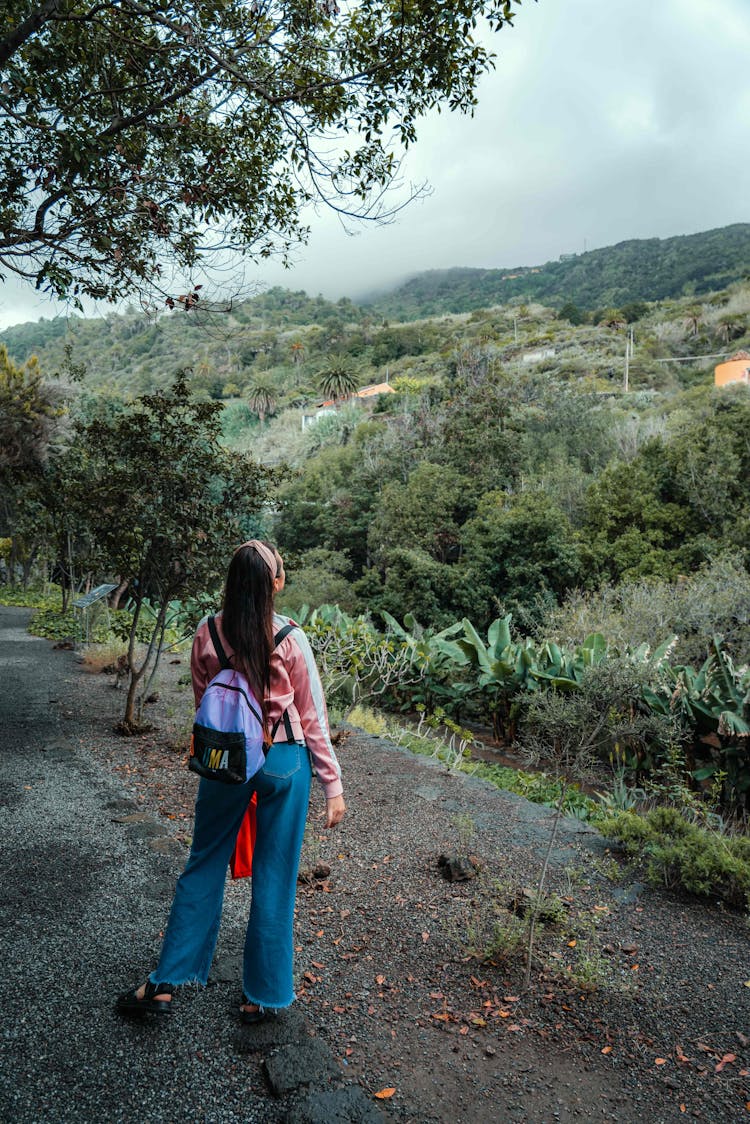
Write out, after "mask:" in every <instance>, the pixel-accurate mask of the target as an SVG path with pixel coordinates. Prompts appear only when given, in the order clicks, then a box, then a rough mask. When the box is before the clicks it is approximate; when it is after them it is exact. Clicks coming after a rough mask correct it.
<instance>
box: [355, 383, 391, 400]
mask: <svg viewBox="0 0 750 1124" xmlns="http://www.w3.org/2000/svg"><path fill="white" fill-rule="evenodd" d="M395 393H396V392H395V390H394V389H393V387H392V386H391V385H390V384H389V383H387V382H377V383H373V385H372V386H363V387H362V389H361V390H358V391H357V398H372V397H373V395H375V394H395Z"/></svg>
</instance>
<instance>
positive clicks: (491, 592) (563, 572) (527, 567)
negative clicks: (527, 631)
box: [461, 492, 581, 628]
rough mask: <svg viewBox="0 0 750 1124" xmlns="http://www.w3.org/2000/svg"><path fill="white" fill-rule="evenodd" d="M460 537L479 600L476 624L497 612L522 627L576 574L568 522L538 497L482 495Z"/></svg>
mask: <svg viewBox="0 0 750 1124" xmlns="http://www.w3.org/2000/svg"><path fill="white" fill-rule="evenodd" d="M461 538H462V541H463V545H464V565H465V566H466V569H467V571H468V573H469V575H470V578H471V582H472V584H473V585H474V586H475V587H476V590H477V592H478V595H480V596H481V597H482V598H483V600H484V604H483V609H484V612H485V614H486V616H485V618H484V620H481V621H478V622H477V623H479V624H481V625H484V624H485V623H487V622H489V620H491V619H492V618H493V617H494V616H497V614H498V611H499V610H500V609H502V611H503V612H512V613H513V615H514V617H516V618H517V619H519V620H520V621H521V622H522V624H523V625H524V626H525V627H526V628H528V627H529V626H530V625H533V624H535V623H536V620H535V616H536V615H537V614H538V613H539V611H540V609H541V608H543V607H544V606H545V605H548V604H549V603H550V602H552V603H554V601H555V600H556V599H557V598H559V597H560V596H561V595H562V594H564V593H565V592H566V591H567V590H568V589H570V588H571V587H572V586H573V585H575V583H576V581H577V580H578V578H579V577H580V575H581V557H580V548H579V545H578V542H577V540H576V535H575V533H574V531H573V528H572V527H571V524H570V521H569V520H568V518H567V517H566V515H565V513H564V512H563V510H562V509H561V508H560V507H559V506H558V505H557V504H556V503H555V502H554V501H553V500H552V499H550V498H549V496H547V495H546V493H544V492H519V493H518V494H516V495H514V496H508V495H506V494H505V493H503V492H489V493H487V495H486V496H484V497H483V498H482V500H481V501H480V503H479V506H478V508H477V513H476V515H475V516H474V518H473V519H470V520H469V521H468V522H467V523H466V524H465V525H464V527H463V528H462V531H461Z"/></svg>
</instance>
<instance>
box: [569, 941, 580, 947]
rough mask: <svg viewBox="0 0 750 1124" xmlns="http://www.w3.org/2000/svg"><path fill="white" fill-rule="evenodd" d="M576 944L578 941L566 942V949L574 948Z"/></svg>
mask: <svg viewBox="0 0 750 1124" xmlns="http://www.w3.org/2000/svg"><path fill="white" fill-rule="evenodd" d="M577 944H578V941H568V948H575V946H576V945H577Z"/></svg>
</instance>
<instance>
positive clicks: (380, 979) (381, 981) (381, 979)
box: [375, 976, 385, 987]
mask: <svg viewBox="0 0 750 1124" xmlns="http://www.w3.org/2000/svg"><path fill="white" fill-rule="evenodd" d="M375 983H376V984H378V985H379V986H380V987H382V986H383V984H384V983H385V976H376V977H375Z"/></svg>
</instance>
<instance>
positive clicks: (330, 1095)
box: [0, 609, 750, 1124]
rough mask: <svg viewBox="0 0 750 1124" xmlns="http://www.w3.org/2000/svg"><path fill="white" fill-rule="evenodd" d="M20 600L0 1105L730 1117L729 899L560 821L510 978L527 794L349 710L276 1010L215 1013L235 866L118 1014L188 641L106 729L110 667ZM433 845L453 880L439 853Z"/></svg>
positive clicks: (132, 956) (4, 622) (235, 929)
mask: <svg viewBox="0 0 750 1124" xmlns="http://www.w3.org/2000/svg"><path fill="white" fill-rule="evenodd" d="M26 618H27V614H25V613H24V611H21V610H9V609H2V610H0V668H2V680H3V688H4V689H3V691H2V692H0V712H1V718H2V723H3V727H4V729H5V731H6V740H5V747H4V753H3V757H2V780H1V783H0V801H2V803H3V822H4V831H3V833H2V834H1V835H0V861H2V864H3V870H4V888H3V895H2V905H1V910H2V917H1V918H0V921H1V922H2V925H3V932H4V944H5V952H6V956H5V972H4V979H3V985H2V986H3V993H4V997H3V1002H4V1008H5V1012H6V1019H5V1029H4V1036H5V1047H6V1048H5V1049H4V1051H3V1060H2V1063H0V1065H1V1067H2V1068H1V1070H0V1115H2V1116H3V1118H6V1119H9V1120H11V1119H12V1120H13V1121H14V1122H20V1124H31V1122H32V1121H38V1120H40V1119H45V1120H50V1121H61V1122H62V1121H67V1120H74V1119H75V1120H77V1121H80V1120H84V1121H87V1122H88V1121H92V1122H93V1121H100V1120H101V1121H105V1120H106V1121H108V1122H116V1121H122V1122H123V1124H124V1122H125V1121H132V1120H133V1119H136V1118H138V1119H141V1120H144V1121H149V1120H151V1121H160V1122H164V1121H171V1120H181V1121H201V1122H203V1121H210V1122H212V1124H213V1122H223V1121H228V1122H234V1121H237V1122H239V1121H243V1122H250V1124H252V1122H253V1121H268V1122H269V1124H274V1122H275V1121H282V1120H284V1121H299V1122H302V1121H308V1122H309V1121H314V1120H318V1119H319V1120H326V1121H330V1120H334V1119H335V1120H340V1121H346V1120H352V1121H354V1120H357V1121H370V1120H372V1121H376V1120H388V1119H392V1120H398V1121H409V1122H413V1124H437V1122H442V1121H445V1122H450V1124H454V1122H464V1121H466V1122H470V1124H473V1122H476V1124H485V1122H487V1124H489V1122H490V1121H491V1122H493V1124H495V1122H496V1121H498V1120H508V1121H530V1122H538V1124H542V1122H544V1121H552V1120H561V1121H566V1120H568V1121H573V1120H575V1121H580V1120H591V1121H594V1120H597V1121H601V1120H610V1121H619V1122H624V1124H628V1122H631V1121H632V1122H635V1121H641V1120H644V1119H645V1120H649V1121H653V1122H658V1121H672V1120H681V1119H684V1118H685V1116H686V1115H687V1116H688V1118H696V1119H701V1120H706V1121H717V1122H718V1121H728V1120H734V1119H737V1120H739V1119H743V1118H746V1115H747V1114H746V1111H745V1102H746V1101H747V1100H750V1093H749V1092H748V1089H747V1078H746V1074H745V1075H743V1073H742V1071H743V1069H744V1070H745V1071H746V1070H747V1068H748V1062H749V1061H750V1059H749V1058H748V1055H747V1049H746V1046H747V1042H748V1038H747V1037H746V1035H750V1018H749V1017H748V1015H749V1007H750V989H748V988H746V987H744V986H743V983H744V981H745V980H747V978H748V976H750V970H748V963H749V962H750V958H748V956H747V929H746V928H745V926H744V923H743V921H742V919H741V918H739V917H737V916H735V915H732V914H728V913H722V912H720V911H717V910H711V909H708V908H705V907H702V906H698V905H696V904H694V903H688V902H680V901H677V900H675V899H674V898H668V897H666V896H663V895H660V894H657V893H654V892H652V891H648V890H644V889H642V888H641V887H640V886H639V885H638V883H637V882H634V881H633V877H634V876H633V875H631V874H629V875H625V876H624V877H623V874H622V871H621V869H620V867H619V866H618V865H617V863H616V862H615V860H614V859H613V857H612V856H611V855H610V854H609V853H608V851H607V846H606V843H605V841H603V840H602V839H600V837H599V836H597V835H596V834H595V833H591V832H590V831H589V830H587V829H586V828H585V827H584V826H583V825H581V824H579V823H578V822H577V821H572V820H565V821H563V824H562V828H561V831H560V833H559V836H558V839H557V841H556V845H555V849H554V851H553V854H552V873H551V879H550V891H551V893H550V896H549V898H548V901H547V903H546V905H547V914H546V917H545V924H544V929H543V932H542V934H541V937H540V938H539V940H538V942H537V950H536V952H537V958H536V959H535V962H534V972H533V986H532V989H531V990H530V991H529V992H528V993H527V994H525V995H524V994H521V991H520V989H519V982H520V980H521V978H522V974H523V958H522V954H521V951H520V949H519V947H518V933H519V930H522V929H523V921H522V919H521V918H520V917H519V916H517V914H518V913H522V912H523V901H524V890H525V889H526V890H528V889H529V888H533V886H534V881H535V879H536V878H537V877H538V874H539V870H540V867H541V863H542V859H543V856H544V853H545V850H546V846H547V841H548V838H549V830H550V817H551V814H552V813H551V812H550V810H549V809H545V808H541V807H538V806H535V805H531V804H528V803H527V802H526V801H524V800H522V799H521V798H518V797H515V796H512V795H511V794H508V793H504V792H501V791H499V790H497V789H494V788H492V787H491V786H489V785H487V784H485V783H483V782H481V781H478V780H476V779H474V778H471V777H467V776H463V775H459V776H453V775H450V774H448V773H446V772H445V770H444V769H443V768H442V767H440V766H438V765H436V764H435V763H434V762H431V761H429V760H427V759H424V758H418V757H414V756H412V755H410V754H409V753H407V752H405V751H402V750H399V749H396V748H395V747H393V746H392V745H390V744H389V743H387V742H386V741H384V740H381V739H375V738H368V737H364V736H360V735H358V734H357V733H356V732H352V733H351V734H350V736H349V737H346V738H344V739H343V740H342V743H341V746H340V758H341V763H342V768H343V772H344V777H345V782H346V794H347V801H348V804H349V809H350V811H349V814H348V816H347V818H346V820H345V822H344V824H343V825H342V826H341V828H339V829H337V830H336V831H335V832H332V833H326V832H324V831H323V830H322V828H321V821H320V813H321V812H322V804H323V801H322V796H321V795H320V793H319V792H318V791H314V792H313V797H312V802H311V810H310V818H309V827H308V833H307V838H306V842H305V847H304V850H303V864H302V865H303V870H304V872H306V875H307V877H306V879H305V881H304V882H303V883H301V884H300V892H299V897H298V910H297V930H296V932H297V940H296V946H297V976H298V993H299V1001H298V1003H297V1004H295V1006H294V1008H292V1009H291V1010H290V1011H289V1012H288V1013H287V1014H285V1015H284V1016H283V1017H281V1018H279V1019H278V1020H277V1021H275V1022H274V1023H273V1024H271V1025H269V1026H263V1025H261V1027H259V1028H253V1027H241V1026H240V1025H239V1023H238V1021H237V1014H236V1006H237V1001H238V978H239V964H240V957H241V949H242V939H243V931H244V919H245V917H246V913H247V908H248V904H249V897H250V893H251V886H250V885H249V884H248V883H247V882H244V881H243V882H239V883H235V884H232V883H228V884H227V892H226V906H225V915H224V922H223V926H222V931H221V934H220V938H219V946H218V950H217V957H216V961H215V964H214V969H213V972H212V977H211V982H210V984H209V987H208V988H206V989H205V991H203V992H200V993H199V992H197V991H193V990H191V989H183V992H182V993H181V994H180V995H179V996H178V999H177V1000H176V1001H175V1004H176V1005H175V1011H174V1015H173V1017H172V1019H171V1021H170V1024H169V1025H167V1026H155V1027H151V1026H138V1025H131V1024H128V1023H123V1022H122V1021H120V1020H118V1018H117V1017H116V1016H115V1014H114V1012H113V999H114V995H115V994H116V993H117V991H118V990H121V989H122V988H124V987H126V986H128V985H130V984H133V983H135V982H136V981H137V980H139V979H140V978H141V977H142V975H143V972H144V971H145V970H146V968H148V967H150V966H151V964H152V963H153V958H154V955H155V953H156V950H157V948H158V944H159V936H160V933H161V931H162V930H163V926H164V924H165V921H166V916H167V911H168V907H169V902H170V898H171V893H172V889H173V886H174V880H175V878H176V876H177V874H178V873H179V870H180V869H181V866H182V864H183V862H184V858H185V855H186V846H187V841H188V840H189V836H190V830H191V820H190V817H191V806H192V798H193V795H194V791H195V783H194V778H192V777H191V775H190V774H188V772H187V769H186V768H185V740H184V736H185V729H186V722H187V721H188V720H189V716H190V692H189V688H188V687H186V686H185V673H186V670H187V661H186V660H185V659H184V658H183V660H182V662H181V663H179V664H177V663H175V664H167V666H166V667H165V677H164V680H163V682H162V684H161V686H160V688H159V694H160V697H159V701H158V702H157V703H156V704H155V705H154V707H153V710H152V714H153V721H154V727H155V728H154V730H153V731H152V732H151V733H150V734H147V735H144V736H143V737H139V738H129V739H123V738H121V737H118V736H117V735H115V734H114V733H113V732H112V730H113V726H114V724H115V721H116V720H117V718H118V716H119V715H118V710H119V708H120V706H121V703H122V697H121V693H118V692H116V691H114V690H113V689H112V683H113V677H111V676H106V675H100V674H96V675H94V674H86V672H85V671H84V670H83V669H82V668H81V667H80V666H79V665H78V664H77V663H76V660H75V657H74V655H73V654H72V653H70V652H60V651H54V650H53V649H52V648H51V647H50V646H49V644H48V643H47V642H46V641H39V640H33V639H31V638H29V637H28V636H27V635H26V633H25V632H24V624H25V620H26ZM181 681H182V685H181ZM454 853H455V854H456V855H457V856H458V857H463V858H467V859H468V862H469V865H470V866H471V868H472V870H474V871H475V872H476V873H475V876H474V877H473V878H471V879H470V880H469V881H455V882H449V881H447V880H446V879H445V878H444V877H443V872H442V869H441V867H440V866H439V865H438V859H439V858H440V856H441V855H443V854H447V855H452V854H454ZM509 907H512V908H513V909H515V910H516V912H512V910H511V909H509ZM730 1057H731V1059H732V1060H727V1059H729V1058H730ZM300 1059H303V1061H304V1064H303V1065H302V1066H301V1067H300V1066H299V1065H298V1066H297V1069H296V1070H294V1069H293V1068H292V1069H290V1068H289V1065H288V1064H287V1063H291V1062H292V1061H296V1062H298V1063H299V1062H300ZM305 1066H306V1068H305ZM391 1090H392V1092H391ZM378 1093H380V1094H382V1095H381V1096H380V1097H378V1096H377V1094H378ZM683 1106H684V1107H683ZM316 1113H317V1115H316Z"/></svg>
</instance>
